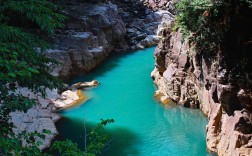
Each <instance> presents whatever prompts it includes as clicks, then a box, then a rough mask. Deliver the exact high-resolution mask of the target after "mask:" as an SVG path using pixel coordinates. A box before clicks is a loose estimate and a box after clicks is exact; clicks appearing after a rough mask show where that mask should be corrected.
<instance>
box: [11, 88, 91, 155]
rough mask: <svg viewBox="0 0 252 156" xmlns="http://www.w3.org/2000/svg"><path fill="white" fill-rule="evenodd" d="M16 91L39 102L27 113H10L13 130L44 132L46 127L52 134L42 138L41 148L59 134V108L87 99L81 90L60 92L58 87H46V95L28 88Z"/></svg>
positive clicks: (17, 131)
mask: <svg viewBox="0 0 252 156" xmlns="http://www.w3.org/2000/svg"><path fill="white" fill-rule="evenodd" d="M16 93H21V94H22V95H24V96H25V97H29V98H30V99H34V100H35V101H36V102H37V103H38V104H37V105H35V106H33V107H32V108H30V109H29V110H28V111H27V112H26V113H25V112H19V111H16V112H12V113H11V114H10V116H11V122H13V124H14V126H15V128H14V130H13V131H14V132H15V133H16V134H18V133H20V132H22V131H27V132H35V131H37V132H40V133H42V131H43V130H44V129H45V130H49V131H50V134H46V135H45V139H44V140H40V141H41V142H42V144H41V145H40V146H39V148H40V149H41V150H43V149H45V148H47V147H49V146H50V144H51V141H52V140H53V139H54V137H55V136H56V135H57V134H58V131H57V129H56V127H55V124H54V123H55V122H56V121H58V120H59V119H60V116H59V115H58V114H57V110H60V109H63V108H68V107H71V106H75V105H77V104H81V103H83V102H84V101H85V100H87V97H85V96H84V95H83V93H82V91H81V90H66V91H64V92H62V93H61V94H59V93H58V91H57V90H56V89H54V90H49V89H46V94H47V96H46V97H42V96H41V95H40V94H34V93H33V92H32V91H30V90H28V89H26V88H18V89H17V90H16Z"/></svg>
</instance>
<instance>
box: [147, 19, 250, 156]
mask: <svg viewBox="0 0 252 156" xmlns="http://www.w3.org/2000/svg"><path fill="white" fill-rule="evenodd" d="M238 18H240V20H244V19H246V16H245V15H242V16H240V17H238ZM247 19H248V17H247ZM249 21H250V20H249V19H248V20H247V22H246V23H247V25H244V23H242V21H239V22H240V23H235V25H234V26H231V30H230V31H228V32H227V33H226V34H225V37H224V42H223V43H222V44H221V45H220V48H219V51H216V53H212V54H211V56H210V57H206V56H205V55H204V54H202V53H198V52H197V51H196V50H195V44H193V43H189V42H188V41H186V40H183V37H182V33H181V31H180V30H178V31H177V32H173V31H172V30H171V25H167V27H164V29H163V30H162V31H161V34H162V39H161V41H160V43H159V45H158V47H157V48H156V50H155V54H154V56H155V59H156V64H155V69H154V70H153V72H152V73H151V76H152V78H153V80H154V82H155V83H156V84H157V86H158V88H159V90H158V91H157V92H158V94H162V96H161V97H170V98H171V99H172V100H174V101H175V102H177V103H178V104H180V105H183V106H185V107H191V108H199V109H201V110H202V111H203V112H204V114H205V115H206V116H207V117H208V120H209V122H208V125H207V128H206V131H207V138H206V141H207V148H208V149H209V150H210V151H213V152H216V153H218V155H220V156H231V155H232V156H238V155H244V156H245V155H246V156H248V155H252V109H251V108H252V81H251V73H252V71H251V67H252V64H251V61H249V60H250V59H251V54H250V53H251V50H252V44H251V37H252V35H251V32H250V29H249V28H250V27H251V26H252V25H251V23H250V22H249ZM243 22H244V21H243ZM170 23H172V21H170ZM241 27H242V29H240V28H241Z"/></svg>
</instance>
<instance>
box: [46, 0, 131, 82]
mask: <svg viewBox="0 0 252 156" xmlns="http://www.w3.org/2000/svg"><path fill="white" fill-rule="evenodd" d="M63 12H64V14H65V15H66V16H67V17H68V18H69V19H68V21H67V23H66V27H65V29H64V30H58V31H56V33H55V34H54V35H53V38H52V41H51V42H52V43H53V45H54V46H53V49H49V50H47V55H48V56H49V57H52V58H55V59H57V60H58V61H59V62H60V63H61V64H60V65H59V66H57V67H53V68H52V69H53V71H52V74H53V75H55V76H59V77H60V78H69V76H72V75H76V74H77V73H83V72H88V71H90V70H91V69H93V68H94V67H96V66H97V65H98V64H100V63H101V62H102V61H103V60H104V59H105V58H106V57H107V56H108V55H109V54H110V53H111V52H112V50H114V49H115V48H116V46H118V45H120V44H121V43H123V42H124V36H125V34H126V28H125V24H124V22H123V20H122V19H121V17H120V16H119V15H118V9H117V6H116V5H113V4H87V3H78V4H75V3H73V4H72V3H70V4H68V5H66V6H65V10H64V11H63ZM120 47H121V48H123V47H124V46H120Z"/></svg>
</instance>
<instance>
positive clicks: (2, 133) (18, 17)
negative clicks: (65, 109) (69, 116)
mask: <svg viewBox="0 0 252 156" xmlns="http://www.w3.org/2000/svg"><path fill="white" fill-rule="evenodd" d="M56 10H57V7H56V6H55V5H54V4H53V3H51V2H48V1H46V0H39V1H38V0H0V34H1V35H0V123H1V129H0V153H4V154H5V155H17V156H18V155H41V153H40V151H39V149H38V146H39V145H40V144H41V142H35V139H34V138H35V137H40V138H44V134H39V133H37V132H34V133H26V132H23V133H20V134H19V135H15V134H14V133H13V131H12V127H13V124H11V123H9V122H8V120H9V113H10V112H12V111H16V110H18V111H26V110H27V109H29V108H30V107H32V106H33V105H35V104H36V101H35V100H33V99H28V98H27V97H24V96H23V95H22V94H14V93H13V92H15V89H16V88H17V87H27V88H28V89H30V90H31V91H32V92H34V93H41V94H42V95H43V96H45V89H46V88H49V89H52V88H60V87H61V86H62V84H61V82H60V81H59V80H57V78H55V77H53V76H51V75H50V74H49V72H48V71H49V68H48V64H51V63H53V64H54V63H56V62H55V61H54V60H52V59H49V58H47V57H46V56H45V54H44V50H45V49H46V48H47V47H48V44H47V43H46V42H45V41H44V40H43V39H42V38H40V36H43V35H46V34H51V33H53V31H54V29H55V28H59V27H63V24H62V22H63V21H64V19H65V17H64V16H63V15H61V14H59V13H57V12H56ZM38 34H40V35H38ZM45 132H46V131H45ZM21 138H23V139H25V140H26V142H27V143H28V144H27V145H26V146H22V141H21Z"/></svg>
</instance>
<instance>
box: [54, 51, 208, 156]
mask: <svg viewBox="0 0 252 156" xmlns="http://www.w3.org/2000/svg"><path fill="white" fill-rule="evenodd" d="M153 51H154V48H149V49H145V50H141V51H138V52H135V53H128V54H120V55H117V56H113V57H111V58H110V59H108V60H106V62H105V63H103V64H102V65H101V66H100V67H99V68H97V69H96V70H95V71H93V72H92V73H90V74H87V75H83V76H80V77H78V78H76V79H74V80H73V81H72V83H74V82H79V81H90V80H93V79H96V80H98V81H99V82H100V83H101V84H100V86H99V87H96V88H93V89H90V90H86V91H84V93H85V94H86V95H87V96H88V97H89V98H90V99H89V100H88V101H87V102H86V103H85V104H83V105H80V106H77V107H74V108H71V109H67V110H64V111H62V112H61V114H62V115H63V116H64V117H65V118H64V119H63V120H61V121H60V122H58V125H57V126H58V129H59V132H60V134H61V135H62V136H63V137H64V138H70V139H73V140H74V141H76V142H77V143H79V144H80V145H83V137H82V136H83V134H84V128H83V127H84V126H83V125H84V123H85V126H86V127H87V129H89V128H90V127H93V126H94V125H95V124H96V123H99V122H100V118H103V119H107V118H113V119H114V120H115V123H113V124H110V125H108V126H107V127H106V131H107V133H108V134H110V136H111V139H112V141H111V143H110V145H109V146H108V148H107V149H106V150H105V151H104V153H103V155H106V156H135V155H137V156H205V155H209V154H208V153H207V150H206V141H205V138H206V134H205V128H206V124H207V119H206V118H205V117H204V115H203V114H202V113H201V112H200V111H199V110H193V109H187V108H183V107H180V106H174V105H172V104H171V106H168V107H164V106H162V104H160V103H159V102H158V101H156V100H155V99H154V97H153V94H154V91H155V90H156V87H155V85H154V84H153V82H152V80H151V78H150V73H151V71H152V70H153V67H154V59H153Z"/></svg>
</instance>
